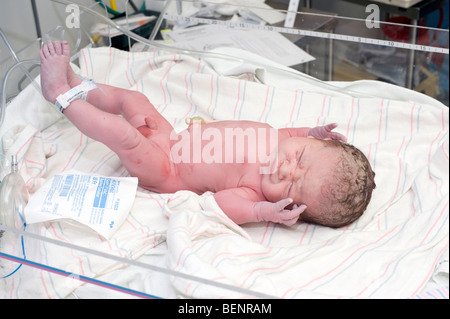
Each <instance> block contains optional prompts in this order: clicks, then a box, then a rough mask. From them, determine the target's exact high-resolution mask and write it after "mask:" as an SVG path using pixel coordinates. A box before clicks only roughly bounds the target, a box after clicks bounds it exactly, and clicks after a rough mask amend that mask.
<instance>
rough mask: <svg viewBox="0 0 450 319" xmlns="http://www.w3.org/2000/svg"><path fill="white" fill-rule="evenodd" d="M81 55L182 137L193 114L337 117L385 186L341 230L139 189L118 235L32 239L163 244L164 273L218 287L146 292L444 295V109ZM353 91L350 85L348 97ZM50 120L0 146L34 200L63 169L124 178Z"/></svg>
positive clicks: (142, 250)
mask: <svg viewBox="0 0 450 319" xmlns="http://www.w3.org/2000/svg"><path fill="white" fill-rule="evenodd" d="M80 60H81V63H80V73H81V74H82V75H83V76H87V77H89V78H93V79H94V81H96V82H100V83H107V84H111V85H115V86H119V87H123V88H127V89H132V90H137V91H140V92H143V93H144V94H146V95H147V96H148V98H149V99H150V101H151V102H152V103H153V104H154V105H155V107H156V108H157V109H158V111H159V112H160V113H161V114H163V115H164V116H165V117H166V118H167V119H168V120H169V122H170V123H172V125H173V126H174V127H175V129H176V130H181V129H184V128H185V127H186V124H185V118H186V117H192V116H202V117H203V118H205V119H214V120H221V119H233V120H254V121H262V122H268V123H270V124H271V125H272V126H274V127H277V128H282V127H294V126H316V125H323V124H325V123H330V122H336V123H338V124H339V127H338V129H337V130H338V131H339V132H341V133H343V134H345V135H346V136H347V137H348V140H349V142H350V143H352V144H354V145H356V146H357V147H359V148H360V149H361V150H362V151H363V152H364V153H365V154H366V156H367V157H368V158H369V160H370V162H371V164H372V167H373V169H374V171H375V172H376V184H377V188H376V190H375V192H374V194H373V200H372V202H371V203H370V205H369V207H368V210H367V212H366V213H365V214H364V215H363V216H362V217H361V218H360V219H358V220H357V221H356V222H355V223H353V224H351V225H349V226H347V227H344V228H340V229H330V228H326V227H321V226H316V225H310V224H302V223H298V224H296V225H294V226H293V227H290V228H288V227H284V226H280V225H277V224H272V223H259V224H249V225H245V226H243V227H240V226H237V225H235V224H234V223H233V222H232V221H231V220H229V219H228V218H227V216H225V215H224V214H223V212H222V211H221V210H220V209H219V207H218V206H217V204H216V203H215V201H214V199H213V196H212V194H211V193H206V194H203V195H202V196H198V195H195V194H193V193H191V192H187V191H180V192H178V193H175V194H156V193H152V192H148V191H144V190H143V189H139V191H138V195H137V197H136V201H135V205H134V206H133V209H132V211H131V212H130V215H129V217H128V218H127V220H126V221H125V223H124V224H123V225H122V227H121V228H120V229H119V230H118V232H117V233H116V235H115V236H114V237H113V239H112V240H110V241H104V240H102V239H101V238H100V236H98V235H96V234H95V233H92V232H91V231H89V230H86V229H84V228H82V227H81V226H79V225H75V224H71V223H68V222H64V221H61V222H54V223H46V224H41V225H30V226H34V228H33V229H34V230H35V232H36V233H38V234H40V235H42V236H45V237H47V238H51V239H56V240H60V241H62V242H67V243H73V244H77V245H82V246H87V247H89V248H92V249H97V250H99V251H102V252H108V253H111V254H113V255H115V256H120V257H126V258H130V259H132V260H139V259H140V258H142V256H143V255H148V254H150V255H151V254H152V251H154V250H155V251H160V250H161V249H162V247H164V249H165V250H164V251H165V252H164V258H166V257H167V269H169V270H171V271H177V272H181V273H184V274H188V275H192V276H198V277H201V278H204V279H207V280H208V281H209V282H210V283H211V284H205V283H204V282H202V281H196V280H193V279H192V278H187V277H180V278H172V279H171V280H170V281H169V282H168V283H167V286H169V287H170V289H169V290H170V292H166V291H158V288H156V287H155V285H143V284H141V285H139V284H138V283H136V286H135V287H137V289H142V290H144V291H146V292H147V293H149V294H156V295H162V296H177V295H178V296H183V297H195V298H224V297H225V298H228V297H237V298H244V297H248V296H252V295H251V293H249V292H245V291H244V290H245V289H248V290H251V291H254V292H257V293H263V294H267V295H272V296H276V297H281V298H314V297H320V298H448V283H447V285H446V286H439V287H432V288H429V286H428V285H427V284H428V282H429V280H430V278H432V276H433V275H434V274H435V267H436V265H437V264H439V263H442V262H443V260H442V258H441V257H442V256H443V255H446V256H448V253H447V254H446V252H447V251H448V229H449V224H448V212H449V208H448V204H449V203H448V184H449V178H448V176H449V173H448V167H449V157H448V154H449V137H448V136H449V132H448V119H449V114H448V108H447V107H445V106H442V105H439V104H438V103H424V102H423V101H424V100H423V99H422V98H420V97H419V96H418V95H417V94H413V93H412V92H411V93H410V98H409V100H400V99H397V98H396V99H394V98H389V97H388V96H389V95H392V96H397V92H398V91H399V90H400V88H396V87H394V86H390V85H387V84H382V83H378V82H361V83H360V85H361V86H370V87H371V89H372V90H373V91H376V90H377V89H378V90H379V92H380V94H379V95H380V97H372V96H371V95H368V94H367V95H364V94H362V95H361V94H360V95H358V96H350V95H346V94H343V93H339V92H335V91H330V90H329V89H327V88H326V87H322V86H320V85H317V86H314V85H311V83H309V82H302V80H298V79H296V80H294V79H292V80H291V79H290V78H284V80H283V81H279V82H278V81H269V80H267V81H266V83H260V80H261V78H258V77H257V76H256V75H255V73H251V72H243V73H241V74H238V75H236V76H222V75H221V74H219V73H217V72H216V69H215V68H214V65H211V64H209V63H206V62H205V61H203V60H198V59H195V58H192V57H189V56H186V55H177V54H167V53H163V52H145V53H143V52H139V53H138V52H132V53H127V52H123V51H118V50H115V49H112V48H97V49H84V50H82V51H81V53H80ZM266 79H269V77H266ZM288 82H289V83H291V84H290V85H286V83H288ZM292 83H293V85H292ZM341 85H343V84H341ZM358 85H359V83H351V84H349V86H351V87H352V89H355V88H358ZM27 90H28V91H30V89H29V88H27ZM402 92H404V91H402ZM24 94H28V96H33V94H35V93H34V92H33V93H30V92H28V93H27V92H25V93H24ZM21 99H22V100H23V98H20V97H18V101H19V102H20V103H21V105H20V107H21V111H20V112H24V108H25V109H26V108H29V109H30V110H34V109H33V108H36V107H38V108H39V109H42V110H48V108H50V106H49V105H48V104H47V103H45V102H44V101H42V99H40V98H34V100H35V101H37V102H33V103H34V104H33V103H28V104H30V106H28V104H27V103H25V104H24V103H23V102H22V100H21ZM30 100H31V99H30ZM31 104H33V105H31ZM36 104H38V106H36ZM11 106H12V107H10V108H11V110H10V111H9V112H10V114H11V115H10V116H15V115H14V114H12V112H14V109H16V110H19V106H18V105H17V104H16V105H14V104H12V105H11ZM47 113H48V114H47ZM47 113H45V114H44V115H42V119H41V120H36V119H33V120H32V121H34V122H32V121H28V122H27V123H24V124H28V125H22V126H19V127H15V128H14V129H13V130H12V131H10V132H9V133H7V134H6V135H5V137H4V138H3V147H4V148H8V149H9V152H10V153H14V154H17V155H18V158H19V160H20V163H21V173H22V175H23V176H24V178H25V179H26V182H27V185H28V187H29V189H30V191H31V192H33V191H35V190H36V189H38V188H39V187H40V185H42V183H43V182H44V181H45V180H46V179H48V178H49V177H50V176H52V175H53V174H55V173H59V172H62V171H65V170H68V169H77V170H80V171H83V172H88V173H96V174H103V175H112V176H127V174H128V173H127V171H126V170H125V169H124V168H123V166H122V165H121V163H120V162H119V160H118V158H117V157H116V156H115V154H113V153H112V152H111V151H110V150H109V149H107V148H106V147H105V146H103V145H101V144H100V143H98V142H96V141H93V140H91V139H89V138H88V137H86V136H83V135H82V134H81V133H80V132H79V131H78V130H77V129H76V128H74V127H73V126H72V125H71V124H70V123H69V122H68V121H67V120H66V119H64V118H56V119H55V115H54V113H53V112H52V111H47ZM34 114H38V113H34ZM46 114H47V115H46ZM7 116H8V115H7ZM30 122H31V123H32V124H33V125H29V124H30ZM35 122H37V123H35ZM17 133H19V134H17ZM6 145H7V146H8V147H6ZM31 244H32V245H35V246H37V247H38V248H36V249H34V250H33V251H34V252H35V253H34V254H35V255H36V256H34V257H35V258H36V260H39V261H40V262H42V263H44V264H46V265H50V266H53V267H58V268H60V269H64V270H66V271H69V272H72V273H74V274H80V275H83V276H89V277H95V278H112V277H115V278H116V279H117V278H120V277H121V276H124V278H128V277H126V276H127V271H128V270H129V267H125V266H124V265H123V264H121V263H120V262H118V261H114V260H109V261H108V260H106V259H104V258H102V257H98V256H94V255H92V254H88V253H84V252H79V251H76V250H74V249H69V248H64V247H58V246H55V245H52V244H49V243H45V242H39V243H38V242H33V243H31ZM444 262H445V261H444ZM447 263H448V260H447ZM447 265H448V264H447ZM447 267H448V266H447ZM113 270H114V272H112V271H113ZM130 271H131V270H130ZM110 274H114V276H110ZM116 274H120V275H116ZM152 274H153V276H156V273H155V272H152ZM102 276H103V277H102ZM108 276H109V277H108ZM130 276H131V275H130ZM447 276H448V268H447ZM164 278H165V277H164ZM141 279H142V278H141ZM159 280H162V279H159ZM167 280H168V279H167ZM137 281H139V280H137ZM126 282H128V281H126ZM1 284H2V285H3V290H2V293H3V294H4V296H5V297H8V298H9V297H11V298H15V297H18V298H20V297H30V296H33V297H44V298H46V297H48V298H54V297H66V296H67V295H68V294H69V293H70V292H72V291H73V290H74V289H75V288H77V287H78V286H79V284H80V282H79V281H77V280H73V279H71V278H68V277H67V276H66V277H64V276H58V275H54V274H52V273H50V272H48V271H45V269H32V268H25V269H24V270H21V272H20V274H18V275H17V276H14V277H12V278H9V279H8V280H4V281H3V282H2V283H1ZM215 284H221V285H230V286H233V287H236V288H239V289H235V290H227V289H225V288H223V286H221V287H217V286H215ZM30 287H32V288H30ZM429 289H430V290H429ZM166 293H167V294H166Z"/></svg>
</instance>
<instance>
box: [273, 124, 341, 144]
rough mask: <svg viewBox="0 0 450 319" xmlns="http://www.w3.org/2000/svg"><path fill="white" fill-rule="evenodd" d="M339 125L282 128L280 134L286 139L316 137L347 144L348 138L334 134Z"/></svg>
mask: <svg viewBox="0 0 450 319" xmlns="http://www.w3.org/2000/svg"><path fill="white" fill-rule="evenodd" d="M337 126H338V125H337V124H336V123H331V124H327V125H324V126H316V127H313V128H310V127H293V128H282V129H280V132H281V133H283V134H284V135H285V136H286V137H308V136H311V137H314V138H317V139H320V140H327V139H328V140H338V141H343V142H346V141H347V138H346V137H345V136H344V135H342V134H340V133H337V132H332V130H334V129H335V128H336V127H337Z"/></svg>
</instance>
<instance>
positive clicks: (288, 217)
mask: <svg viewBox="0 0 450 319" xmlns="http://www.w3.org/2000/svg"><path fill="white" fill-rule="evenodd" d="M305 209H306V205H300V206H297V205H296V204H294V208H293V209H292V210H284V211H283V213H282V214H283V215H282V220H283V222H282V223H283V224H284V225H286V226H292V225H294V224H295V223H296V222H297V221H298V219H299V217H300V215H301V214H302V213H303V212H304V211H305Z"/></svg>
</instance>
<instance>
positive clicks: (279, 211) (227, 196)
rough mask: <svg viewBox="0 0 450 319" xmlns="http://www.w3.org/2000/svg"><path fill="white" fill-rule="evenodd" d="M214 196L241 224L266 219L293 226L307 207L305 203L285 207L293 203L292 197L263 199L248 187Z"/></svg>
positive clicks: (232, 217)
mask: <svg viewBox="0 0 450 319" xmlns="http://www.w3.org/2000/svg"><path fill="white" fill-rule="evenodd" d="M214 198H215V199H216V202H217V204H218V205H219V207H220V208H221V209H222V210H223V212H224V213H225V214H226V215H227V216H228V217H229V218H230V219H231V220H233V221H234V222H235V223H236V224H239V225H240V224H245V223H251V222H261V221H266V222H274V223H280V224H284V225H287V226H292V225H293V224H295V223H296V222H297V220H298V218H299V216H300V214H301V213H303V211H304V210H305V209H306V206H305V205H301V206H300V207H297V206H294V208H293V209H292V210H290V209H285V208H286V206H288V205H290V204H291V203H292V199H290V198H286V199H283V200H280V201H279V202H276V203H271V202H267V201H261V200H260V199H259V197H258V195H257V194H256V192H255V191H254V190H252V189H250V188H248V187H239V188H232V189H226V190H222V191H219V192H217V193H215V194H214Z"/></svg>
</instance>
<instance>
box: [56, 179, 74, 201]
mask: <svg viewBox="0 0 450 319" xmlns="http://www.w3.org/2000/svg"><path fill="white" fill-rule="evenodd" d="M73 177H74V176H73V175H67V177H66V179H65V180H64V185H63V187H62V188H61V191H60V192H59V196H61V197H67V195H68V194H69V191H70V189H71V188H72V184H73Z"/></svg>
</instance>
